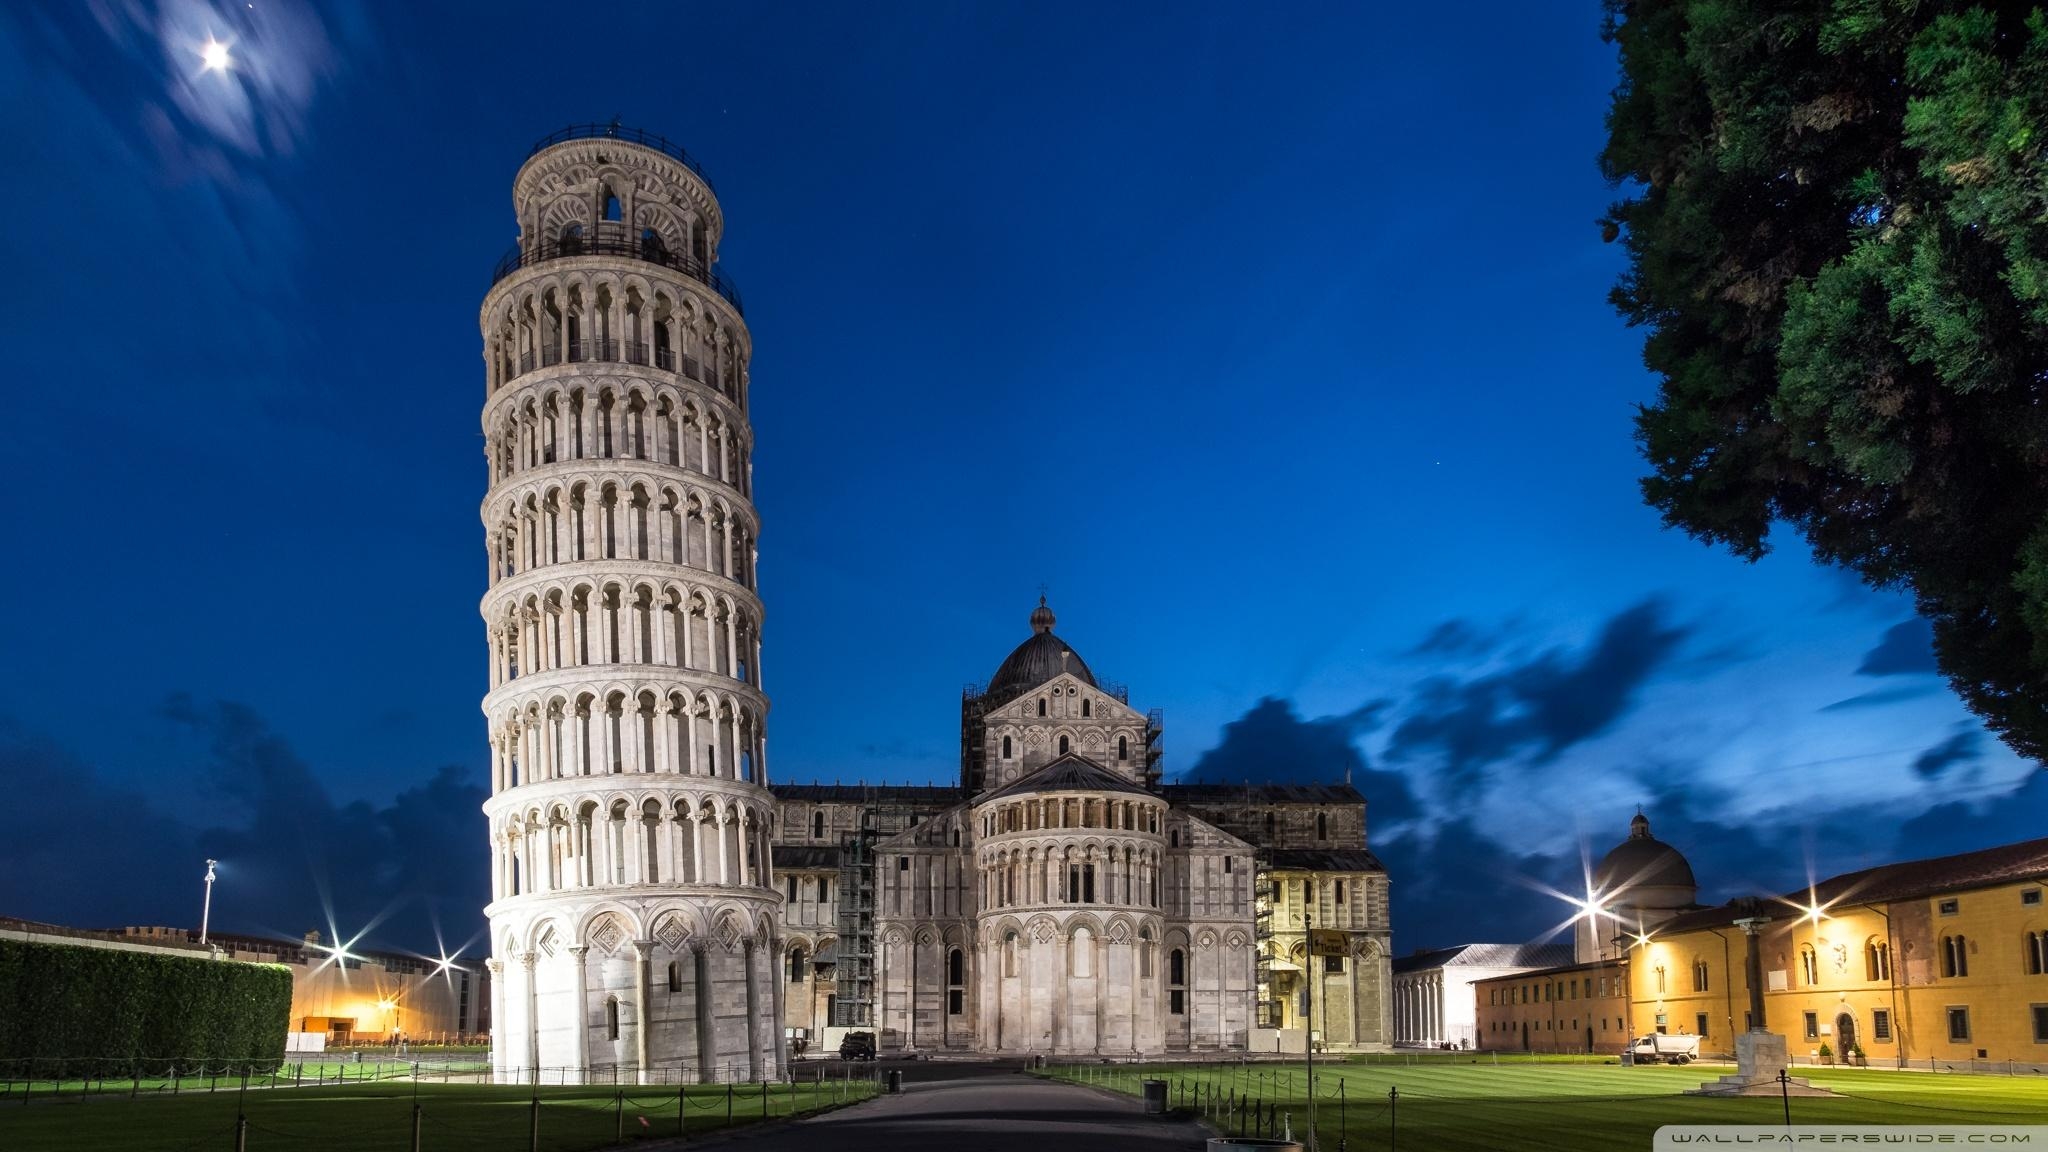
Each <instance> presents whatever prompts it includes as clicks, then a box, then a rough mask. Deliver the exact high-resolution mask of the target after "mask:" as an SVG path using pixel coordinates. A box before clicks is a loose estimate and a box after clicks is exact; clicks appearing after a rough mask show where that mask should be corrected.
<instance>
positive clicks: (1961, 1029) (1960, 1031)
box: [1948, 1007, 1970, 1044]
mask: <svg viewBox="0 0 2048 1152" xmlns="http://www.w3.org/2000/svg"><path fill="white" fill-rule="evenodd" d="M1948 1039H1949V1043H1951V1044H1962V1043H1966V1042H1968V1040H1969V1039H1970V1010H1969V1009H1968V1008H1962V1007H1956V1008H1951V1009H1949V1010H1948Z"/></svg>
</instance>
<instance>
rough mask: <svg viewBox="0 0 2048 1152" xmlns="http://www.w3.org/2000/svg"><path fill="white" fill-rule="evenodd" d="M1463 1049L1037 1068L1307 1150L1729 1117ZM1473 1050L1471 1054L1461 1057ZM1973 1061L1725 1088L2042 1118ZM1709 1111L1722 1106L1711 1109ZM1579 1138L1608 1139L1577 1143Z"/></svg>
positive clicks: (1900, 1116) (1718, 1101)
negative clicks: (1423, 1060) (1158, 1099)
mask: <svg viewBox="0 0 2048 1152" xmlns="http://www.w3.org/2000/svg"><path fill="white" fill-rule="evenodd" d="M1467 1056H1468V1059H1467V1060H1465V1061H1460V1062H1459V1065H1461V1066H1454V1065H1451V1064H1450V1063H1449V1062H1447V1061H1445V1062H1439V1061H1431V1062H1430V1063H1432V1064H1435V1065H1436V1066H1435V1067H1421V1066H1418V1065H1416V1064H1410V1063H1407V1062H1404V1061H1401V1060H1398V1059H1381V1060H1372V1061H1369V1060H1361V1059H1357V1058H1355V1057H1354V1058H1351V1059H1348V1060H1345V1061H1342V1062H1332V1063H1331V1064H1329V1065H1323V1064H1322V1063H1320V1062H1318V1064H1317V1067H1316V1070H1315V1075H1314V1081H1313V1083H1314V1091H1313V1092H1312V1093H1311V1091H1310V1089H1309V1084H1310V1079H1309V1076H1308V1072H1307V1069H1305V1068H1304V1067H1303V1066H1301V1065H1300V1064H1299V1063H1296V1064H1291V1065H1281V1064H1278V1063H1275V1062H1270V1061H1259V1060H1240V1061H1235V1062H1228V1063H1211V1064H1198V1063H1170V1064H1147V1063H1143V1062H1139V1061H1131V1062H1112V1061H1107V1060H1098V1061H1092V1062H1074V1063H1052V1064H1046V1065H1041V1067H1040V1069H1039V1071H1040V1074H1041V1075H1044V1076H1046V1077H1048V1078H1052V1079H1057V1080H1063V1081H1067V1082H1071V1083H1075V1084H1080V1085H1083V1086H1087V1087H1092V1088H1098V1089H1104V1090H1108V1091H1113V1092H1120V1093H1126V1094H1129V1095H1133V1096H1140V1097H1142V1096H1144V1095H1145V1085H1146V1083H1147V1082H1148V1081H1163V1082H1164V1089H1165V1093H1166V1105H1167V1108H1168V1110H1169V1111H1172V1112H1176V1113H1179V1114H1181V1115H1186V1116H1194V1117H1198V1118H1200V1119H1201V1120H1202V1121H1204V1122H1205V1123H1207V1124H1208V1125H1209V1126H1210V1127H1211V1128H1213V1129H1215V1130H1217V1131H1219V1132H1221V1133H1222V1134H1223V1135H1225V1136H1230V1137H1241V1138H1259V1139H1292V1140H1297V1141H1301V1142H1302V1143H1304V1144H1305V1145H1306V1146H1309V1147H1313V1148H1318V1149H1320V1152H1332V1150H1335V1152H1350V1149H1352V1148H1353V1147H1356V1148H1358V1149H1361V1150H1363V1149H1377V1148H1382V1147H1384V1148H1389V1149H1391V1148H1394V1147H1397V1146H1398V1144H1399V1142H1400V1140H1401V1139H1402V1137H1403V1131H1404V1128H1403V1125H1404V1120H1403V1112H1404V1110H1405V1111H1406V1112H1407V1113H1408V1119H1407V1121H1406V1124H1407V1135H1408V1138H1409V1140H1410V1142H1411V1146H1414V1147H1443V1148H1465V1147H1473V1148H1480V1147H1484V1148H1492V1147H1499V1146H1504V1145H1505V1143H1506V1142H1511V1141H1512V1140H1513V1139H1514V1138H1515V1136H1516V1132H1515V1131H1514V1130H1509V1131H1502V1132H1497V1133H1492V1134H1490V1135H1488V1134H1480V1133H1479V1132H1477V1131H1475V1129H1478V1128H1479V1127H1480V1126H1482V1125H1484V1124H1486V1123H1489V1122H1492V1121H1507V1122H1509V1123H1511V1124H1514V1125H1518V1126H1519V1131H1520V1133H1521V1134H1522V1135H1525V1136H1526V1135H1529V1134H1531V1133H1533V1132H1535V1131H1536V1130H1539V1129H1550V1130H1553V1131H1556V1132H1560V1133H1569V1132H1574V1131H1576V1132H1583V1133H1588V1134H1590V1133H1591V1132H1592V1131H1593V1130H1595V1129H1596V1128H1597V1127H1599V1126H1600V1125H1602V1124H1603V1123H1614V1124H1620V1125H1623V1126H1633V1127H1639V1128H1642V1129H1643V1131H1642V1133H1641V1134H1642V1135H1643V1136H1644V1137H1645V1138H1647V1137H1648V1135H1649V1133H1650V1131H1652V1130H1653V1129H1654V1127H1655V1126H1656V1124H1658V1123H1661V1122H1676V1120H1677V1118H1678V1117H1679V1115H1680V1114H1685V1116H1686V1118H1688V1119H1693V1118H1699V1117H1702V1116H1707V1117H1711V1118H1714V1119H1719V1120H1724V1121H1729V1122H1734V1121H1735V1115H1731V1114H1729V1111H1728V1109H1726V1108H1725V1107H1724V1106H1725V1105H1728V1104H1729V1103H1730V1099H1729V1098H1726V1097H1712V1096H1705V1095H1700V1094H1697V1093H1695V1092H1690V1091H1686V1090H1684V1089H1676V1090H1674V1087H1675V1086H1674V1085H1672V1084H1670V1083H1668V1082H1666V1083H1658V1082H1646V1081H1643V1080H1638V1079H1635V1078H1634V1077H1633V1074H1632V1070H1631V1071H1630V1072H1623V1071H1622V1070H1620V1069H1619V1068H1616V1069H1615V1071H1614V1073H1613V1076H1614V1078H1613V1079H1611V1080H1608V1081H1605V1082H1603V1081H1600V1080H1598V1079H1597V1078H1598V1077H1600V1076H1601V1075H1602V1072H1601V1070H1599V1069H1591V1068H1579V1067H1577V1066H1576V1065H1575V1064H1574V1063H1571V1062H1563V1061H1555V1062H1545V1063H1547V1064H1549V1065H1550V1066H1549V1067H1548V1068H1546V1066H1545V1063H1537V1062H1533V1061H1508V1062H1495V1061H1491V1060H1486V1059H1484V1058H1483V1057H1484V1054H1475V1053H1467ZM1475 1056H1476V1057H1479V1058H1476V1059H1475V1058H1471V1057H1475ZM1957 1063H1958V1064H1959V1065H1960V1064H1961V1063H1962V1062H1957ZM1985 1063H1986V1065H1987V1066H1986V1067H1985V1068H1984V1069H1983V1071H1984V1072H1986V1073H1997V1074H1996V1075H1986V1076H1984V1077H1983V1078H1982V1079H1981V1080H1980V1081H1978V1082H1977V1083H1975V1084H1970V1083H1964V1082H1960V1081H1950V1080H1949V1079H1948V1078H1947V1077H1944V1078H1943V1081H1944V1082H1945V1083H1944V1084H1937V1083H1935V1082H1932V1081H1928V1080H1926V1079H1925V1078H1914V1077H1910V1076H1907V1077H1904V1078H1901V1077H1899V1076H1898V1074H1897V1073H1896V1072H1895V1071H1893V1070H1881V1071H1874V1072H1870V1073H1869V1074H1866V1075H1863V1076H1860V1077H1858V1076H1856V1075H1855V1074H1854V1073H1853V1072H1852V1073H1851V1075H1849V1076H1844V1077H1834V1078H1830V1079H1828V1080H1827V1081H1826V1082H1825V1083H1824V1084H1822V1085H1821V1086H1822V1087H1824V1088H1825V1092H1824V1093H1823V1094H1821V1095H1807V1094H1805V1092H1806V1089H1805V1087H1804V1086H1803V1085H1802V1084H1801V1082H1800V1079H1799V1077H1797V1076H1795V1075H1794V1074H1792V1073H1790V1072H1787V1073H1781V1074H1780V1075H1779V1077H1778V1079H1777V1080H1776V1081H1775V1082H1773V1083H1771V1084H1768V1085H1766V1086H1765V1094H1764V1095H1762V1096H1749V1097H1741V1098H1736V1099H1737V1100H1738V1101H1739V1102H1738V1103H1736V1104H1735V1108H1736V1109H1739V1116H1740V1122H1744V1123H1764V1124H1775V1123H1782V1124H1784V1125H1788V1126H1789V1125H1791V1124H1793V1123H1794V1122H1795V1120H1804V1121H1807V1122H1825V1121H1840V1120H1844V1119H1846V1118H1852V1117H1853V1118H1857V1119H1860V1120H1865V1121H1867V1122H1872V1123H1918V1122H1925V1121H1927V1120H1935V1119H1939V1120H1947V1121H1952V1122H1963V1123H1971V1122H1974V1123H1987V1124H1990V1123H2015V1122H2022V1121H2038V1120H2039V1119H2040V1118H2041V1117H2042V1116H2043V1115H2048V1082H2044V1081H2040V1080H2035V1081H2032V1082H2028V1081H2026V1080H2024V1079H2014V1078H2012V1074H2010V1073H2007V1072H2006V1071H2005V1069H2003V1068H2002V1067H1999V1068H1993V1067H1989V1066H1988V1065H1989V1062H1985ZM1403 1067H1408V1068H1412V1069H1414V1071H1413V1073H1412V1075H1413V1076H1415V1077H1419V1078H1420V1079H1418V1080H1417V1081H1416V1083H1415V1084H1411V1085H1410V1086H1407V1087H1404V1086H1402V1084H1401V1083H1400V1082H1399V1077H1400V1076H1401V1075H1402V1073H1401V1072H1400V1071H1399V1070H1400V1069H1401V1068H1403ZM1954 1070H1955V1071H1961V1070H1962V1068H1961V1067H1958V1068H1957V1069H1954ZM1856 1071H1865V1070H1856ZM1556 1075H1563V1076H1569V1077H1572V1081H1571V1082H1570V1083H1569V1084H1568V1085H1566V1084H1556V1085H1551V1084H1546V1083H1545V1079H1546V1077H1547V1076H1556ZM1454 1078H1455V1079H1454ZM1916 1081H1917V1082H1916ZM1816 1083H1817V1084H1819V1083H1820V1082H1818V1081H1816ZM1418 1085H1420V1086H1418ZM1603 1087H1604V1091H1603V1090H1602V1088H1603ZM1432 1088H1435V1089H1438V1090H1435V1091H1432V1090H1430V1089H1432ZM1545 1088H1549V1089H1550V1090H1548V1091H1546V1090H1543V1089H1545ZM1445 1089H1449V1090H1445ZM1418 1110H1419V1111H1418ZM1717 1112H1719V1113H1721V1114H1720V1115H1715V1113H1717ZM1418 1116H1419V1117H1422V1119H1421V1120H1420V1121H1418V1120H1417V1117H1418ZM1418 1123H1420V1124H1421V1127H1420V1128H1418V1127H1417V1125H1418ZM1318 1136H1319V1137H1320V1139H1319V1140H1316V1139H1315V1137H1318ZM1585 1146H1586V1147H1595V1146H1601V1147H1605V1146H1607V1144H1606V1143H1604V1142H1597V1143H1596V1142H1588V1143H1587V1144H1586V1145H1585Z"/></svg>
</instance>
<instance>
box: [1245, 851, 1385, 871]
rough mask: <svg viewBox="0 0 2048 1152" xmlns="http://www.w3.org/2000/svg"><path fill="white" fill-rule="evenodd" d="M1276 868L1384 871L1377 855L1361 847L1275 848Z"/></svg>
mask: <svg viewBox="0 0 2048 1152" xmlns="http://www.w3.org/2000/svg"><path fill="white" fill-rule="evenodd" d="M1271 857H1272V862H1273V869H1274V870H1275V871H1277V872H1385V871H1386V870H1387V866H1386V865H1385V864H1382V863H1380V858H1379V857H1377V856H1375V855H1373V854H1372V853H1371V852H1368V851H1366V850H1365V849H1363V848H1275V849H1273V851H1272V853H1271Z"/></svg>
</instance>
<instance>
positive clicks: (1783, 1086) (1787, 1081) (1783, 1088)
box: [1778, 1068, 1792, 1128]
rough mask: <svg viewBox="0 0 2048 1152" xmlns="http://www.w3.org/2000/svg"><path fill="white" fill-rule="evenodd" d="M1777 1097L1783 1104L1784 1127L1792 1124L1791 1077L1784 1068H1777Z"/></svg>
mask: <svg viewBox="0 0 2048 1152" xmlns="http://www.w3.org/2000/svg"><path fill="white" fill-rule="evenodd" d="M1778 1098H1779V1099H1780V1100H1782V1101H1784V1104H1785V1127H1787V1128H1790V1127H1791V1126H1792V1078H1791V1077H1790V1076H1789V1075H1787V1074H1786V1072H1785V1069H1783V1068H1780V1069H1778Z"/></svg>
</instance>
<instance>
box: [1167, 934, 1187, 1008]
mask: <svg viewBox="0 0 2048 1152" xmlns="http://www.w3.org/2000/svg"><path fill="white" fill-rule="evenodd" d="M1187 982H1188V954H1187V953H1186V952H1183V951H1181V950H1180V949H1178V948H1175V949H1174V950H1173V951H1171V952H1168V953H1167V954H1166V984H1167V993H1166V1010H1167V1011H1168V1012H1169V1013H1171V1014H1173V1015H1175V1016H1185V1015H1187V1011H1188V993H1187Z"/></svg>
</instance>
